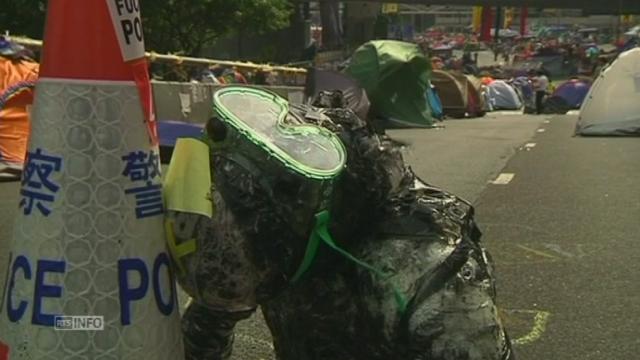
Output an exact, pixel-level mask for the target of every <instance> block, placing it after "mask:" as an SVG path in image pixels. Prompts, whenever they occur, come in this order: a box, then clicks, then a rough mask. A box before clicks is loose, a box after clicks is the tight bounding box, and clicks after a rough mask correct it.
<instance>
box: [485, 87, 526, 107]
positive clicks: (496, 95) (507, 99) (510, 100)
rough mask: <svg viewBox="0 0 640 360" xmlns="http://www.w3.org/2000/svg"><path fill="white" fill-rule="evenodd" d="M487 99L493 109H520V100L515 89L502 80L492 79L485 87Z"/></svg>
mask: <svg viewBox="0 0 640 360" xmlns="http://www.w3.org/2000/svg"><path fill="white" fill-rule="evenodd" d="M487 88H488V89H487V92H488V94H489V101H490V103H491V108H492V109H493V110H519V109H522V100H521V99H520V96H518V93H517V92H516V90H515V89H514V88H513V87H511V85H509V84H507V83H506V82H504V81H502V80H496V81H493V82H492V83H491V84H489V86H488V87H487Z"/></svg>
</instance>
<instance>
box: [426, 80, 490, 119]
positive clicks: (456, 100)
mask: <svg viewBox="0 0 640 360" xmlns="http://www.w3.org/2000/svg"><path fill="white" fill-rule="evenodd" d="M471 80H472V79H471ZM471 80H470V79H469V78H468V77H467V76H466V75H464V74H462V73H457V72H447V71H442V70H433V72H432V73H431V83H432V84H433V85H434V86H435V87H436V90H437V92H438V96H440V101H441V102H442V108H443V111H444V114H445V115H447V116H451V117H455V118H462V117H465V116H469V117H476V116H483V115H484V113H485V112H484V100H483V98H482V96H481V93H480V91H481V90H480V89H481V88H480V87H477V86H476V85H474V83H473V82H472V81H471Z"/></svg>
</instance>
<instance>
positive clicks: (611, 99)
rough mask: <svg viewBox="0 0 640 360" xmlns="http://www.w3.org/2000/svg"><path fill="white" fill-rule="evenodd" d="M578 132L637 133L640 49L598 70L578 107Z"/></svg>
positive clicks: (639, 109)
mask: <svg viewBox="0 0 640 360" xmlns="http://www.w3.org/2000/svg"><path fill="white" fill-rule="evenodd" d="M576 134H577V135H617V136H623V135H627V136H628V135H633V136H639V135H640V48H638V49H633V50H629V51H627V52H625V53H622V54H621V55H620V56H619V57H618V59H617V60H616V61H614V62H613V63H612V64H611V66H609V67H608V68H606V69H605V70H604V71H602V72H601V73H600V76H599V77H598V79H597V80H596V81H595V83H594V84H593V86H592V87H591V90H590V91H589V93H588V94H587V97H586V99H585V101H584V102H583V104H582V107H581V108H580V117H579V119H578V124H577V125H576Z"/></svg>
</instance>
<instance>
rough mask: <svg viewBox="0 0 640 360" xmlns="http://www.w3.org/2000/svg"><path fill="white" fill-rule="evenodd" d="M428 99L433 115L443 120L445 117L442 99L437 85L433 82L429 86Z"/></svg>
mask: <svg viewBox="0 0 640 360" xmlns="http://www.w3.org/2000/svg"><path fill="white" fill-rule="evenodd" d="M427 101H428V103H429V108H430V109H431V116H433V117H434V118H435V119H439V120H442V118H444V111H443V110H442V101H440V96H438V93H437V92H436V90H435V87H434V86H433V85H431V84H429V87H428V88H427Z"/></svg>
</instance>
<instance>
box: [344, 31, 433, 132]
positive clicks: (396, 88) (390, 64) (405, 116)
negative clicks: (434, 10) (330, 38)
mask: <svg viewBox="0 0 640 360" xmlns="http://www.w3.org/2000/svg"><path fill="white" fill-rule="evenodd" d="M430 71H431V63H430V61H429V60H428V59H427V58H425V56H424V55H423V54H422V51H421V50H420V48H419V47H418V45H416V44H412V43H407V42H402V41H394V40H377V41H370V42H368V43H366V44H364V45H362V46H360V47H359V48H358V49H357V50H356V51H355V52H354V54H353V56H352V58H351V61H350V62H349V66H348V67H347V68H346V69H345V72H346V73H347V74H348V75H350V76H351V77H353V78H354V79H356V80H357V81H358V83H359V84H360V86H361V87H362V88H364V89H365V91H366V92H367V96H368V97H369V100H370V101H371V112H372V114H375V115H379V116H382V117H384V118H386V119H387V120H388V122H389V123H390V124H391V125H392V126H396V127H433V119H432V117H431V109H429V102H428V99H427V97H426V94H427V89H428V88H429V75H430Z"/></svg>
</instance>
